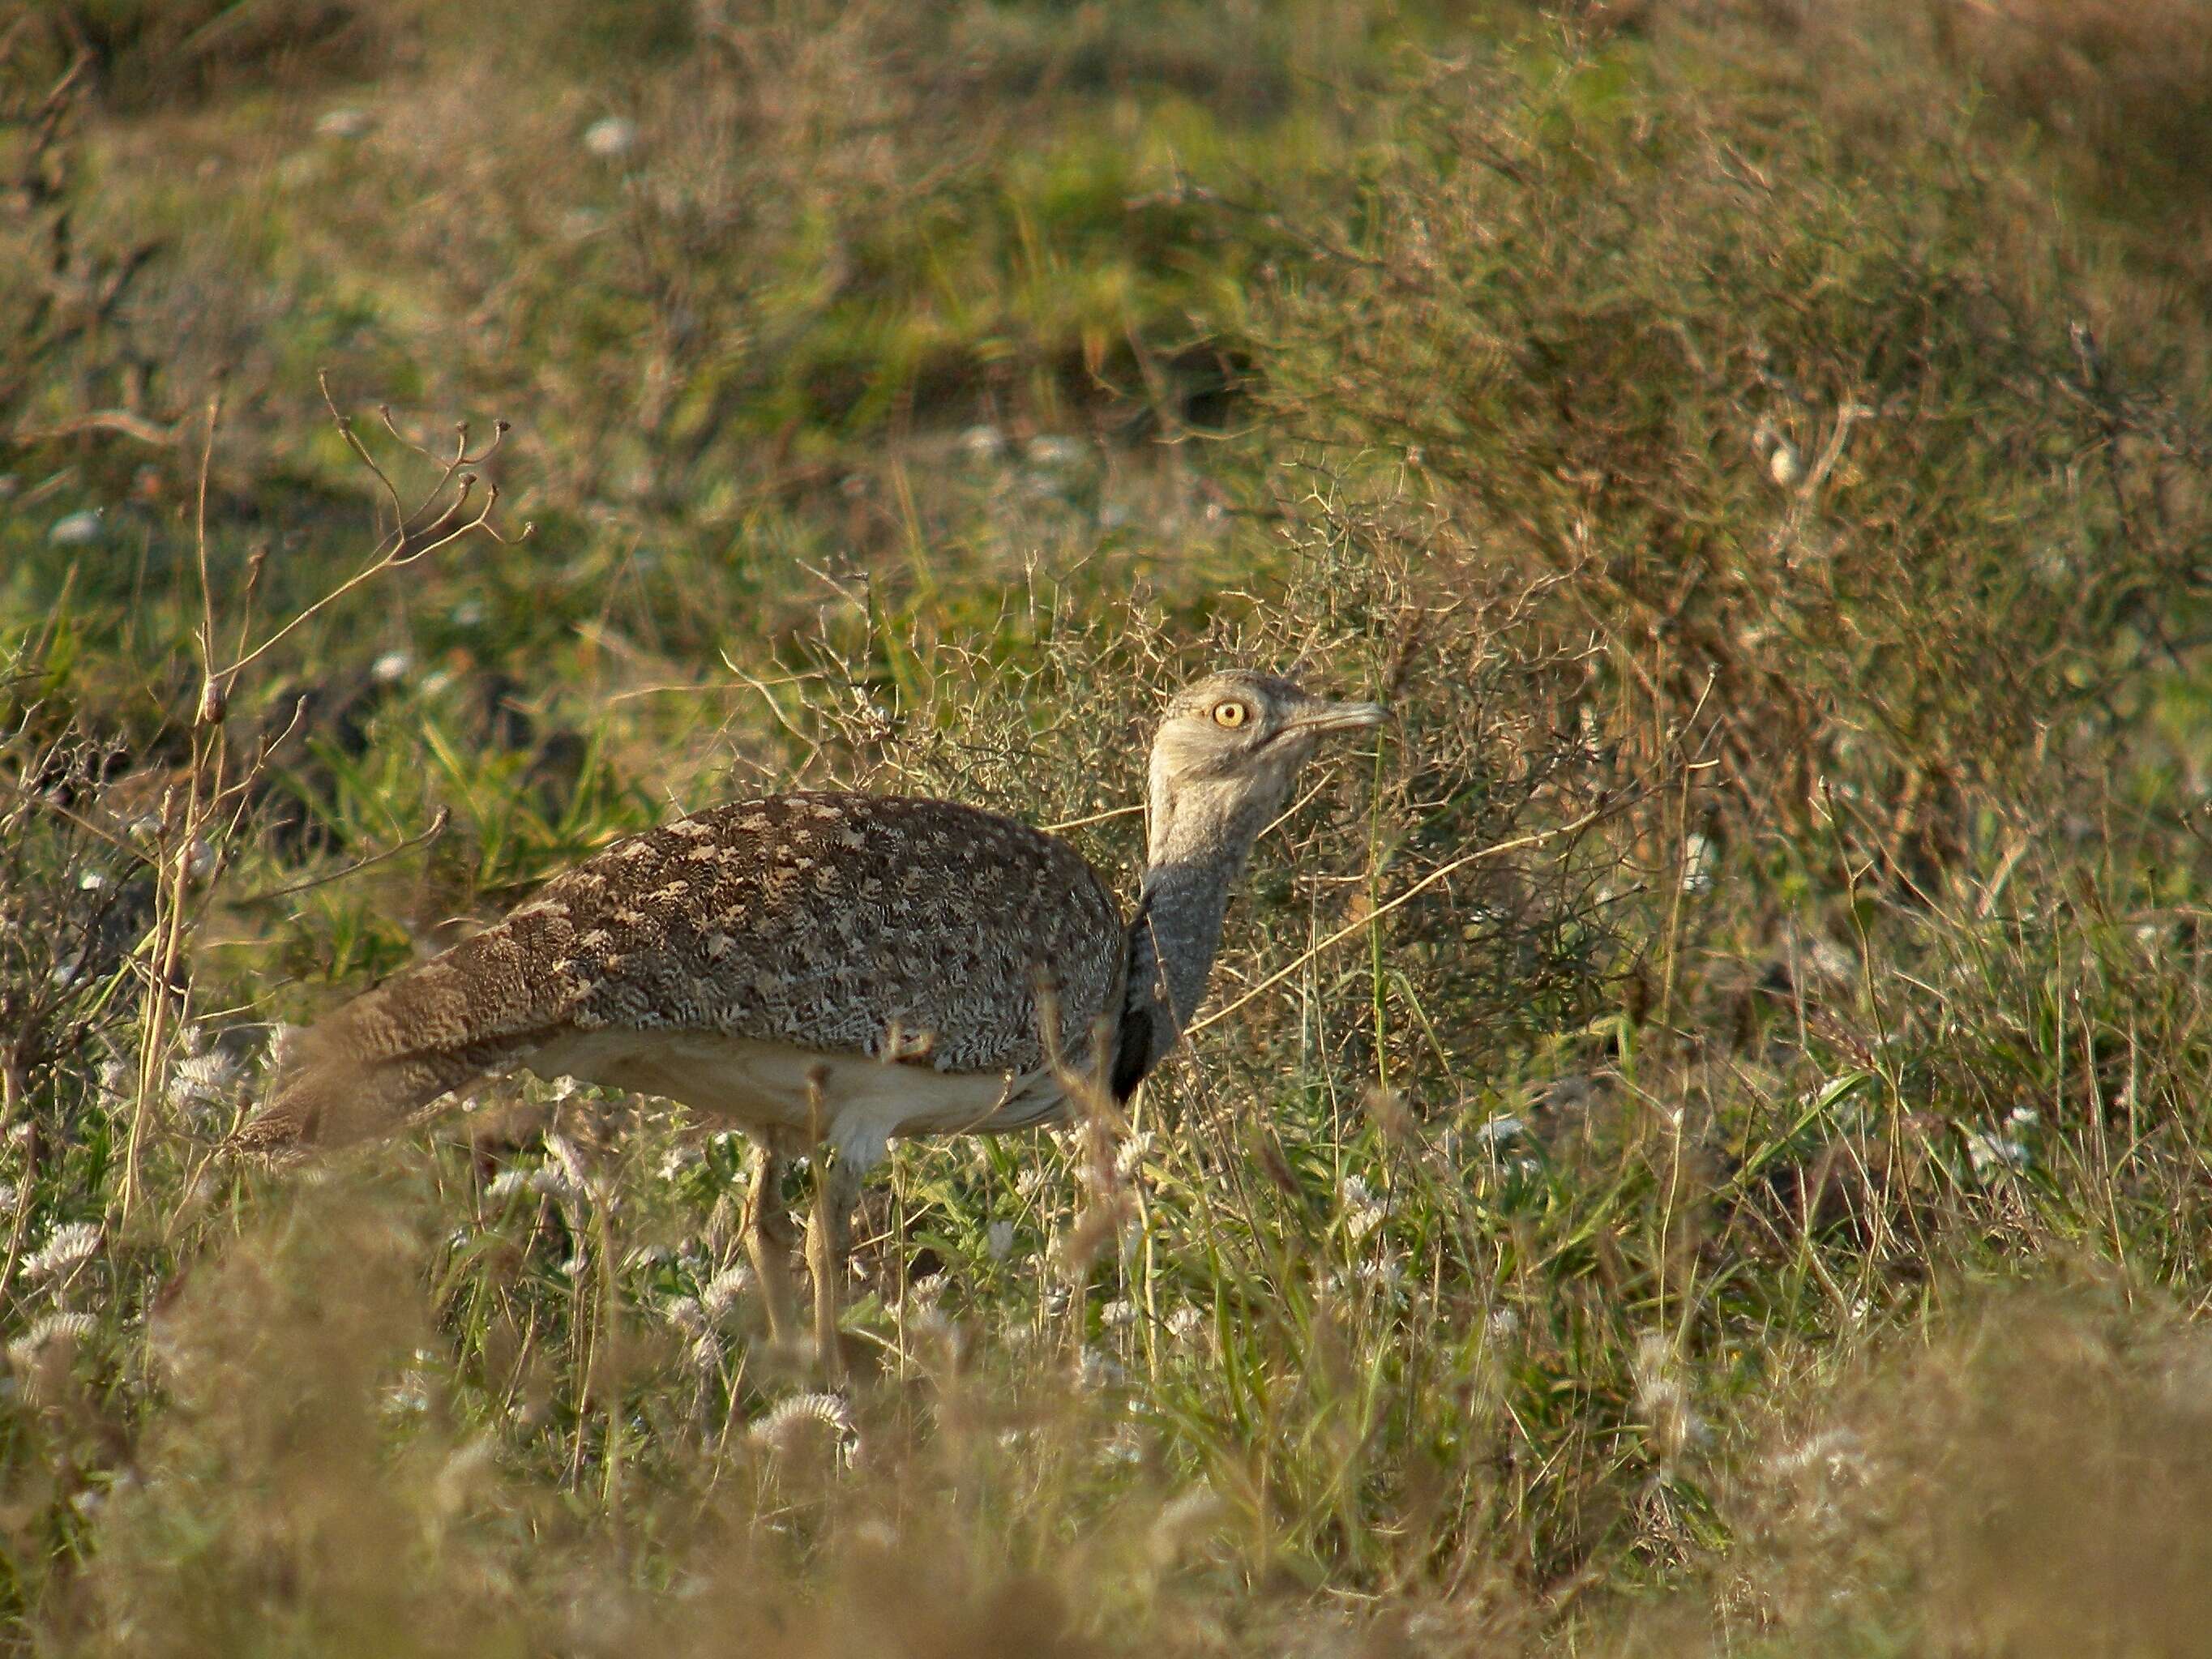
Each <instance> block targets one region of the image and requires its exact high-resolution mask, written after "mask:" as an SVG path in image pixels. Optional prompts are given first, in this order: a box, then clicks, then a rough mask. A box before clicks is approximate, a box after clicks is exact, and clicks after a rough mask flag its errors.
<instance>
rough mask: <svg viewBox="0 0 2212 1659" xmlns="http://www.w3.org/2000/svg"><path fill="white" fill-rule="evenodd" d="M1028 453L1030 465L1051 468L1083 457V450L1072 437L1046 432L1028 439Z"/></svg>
mask: <svg viewBox="0 0 2212 1659" xmlns="http://www.w3.org/2000/svg"><path fill="white" fill-rule="evenodd" d="M1028 453H1029V463H1030V465H1031V466H1035V467H1043V468H1048V469H1053V468H1059V467H1066V466H1073V465H1076V463H1078V462H1079V461H1080V460H1081V459H1083V453H1084V450H1083V446H1082V445H1081V444H1080V443H1079V442H1077V441H1075V440H1074V439H1073V438H1061V437H1055V436H1053V435H1050V434H1046V435H1042V436H1040V437H1036V438H1032V439H1030V444H1029V452H1028Z"/></svg>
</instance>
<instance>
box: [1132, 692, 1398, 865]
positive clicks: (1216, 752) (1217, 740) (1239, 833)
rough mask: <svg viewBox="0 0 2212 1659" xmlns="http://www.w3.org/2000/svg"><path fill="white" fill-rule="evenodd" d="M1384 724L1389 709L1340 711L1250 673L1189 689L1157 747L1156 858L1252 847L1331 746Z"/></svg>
mask: <svg viewBox="0 0 2212 1659" xmlns="http://www.w3.org/2000/svg"><path fill="white" fill-rule="evenodd" d="M1382 723H1383V706H1382V705H1381V704H1380V703H1372V702H1331V701H1330V700H1329V699H1328V698H1327V697H1317V696H1314V695H1312V694H1311V693H1310V692H1307V691H1304V690H1300V689H1299V688H1298V687H1297V686H1296V685H1295V684H1291V682H1290V681H1289V680H1285V679H1278V678H1275V677H1273V675H1268V674H1255V673H1250V672H1248V671H1243V670H1241V669H1235V670H1231V671H1227V672H1225V673H1218V674H1208V675H1207V676H1206V678H1204V679H1201V680H1198V681H1195V682H1194V683H1193V684H1189V685H1187V686H1185V687H1184V688H1183V689H1182V690H1180V691H1178V692H1176V695H1175V696H1174V697H1172V698H1171V699H1170V701H1169V702H1168V706H1167V712H1166V713H1165V714H1164V715H1163V716H1162V717H1161V720H1160V727H1159V732H1158V734H1157V735H1156V736H1155V737H1154V738H1153V739H1152V837H1151V839H1152V858H1153V859H1154V860H1155V861H1158V860H1160V859H1162V858H1163V857H1166V856H1171V855H1173V854H1174V853H1175V852H1176V850H1178V849H1179V848H1190V847H1194V846H1197V845H1200V844H1203V843H1217V844H1232V845H1233V844H1238V843H1241V845H1242V846H1249V845H1250V842H1251V839H1252V837H1253V836H1256V835H1257V834H1258V833H1259V832H1260V830H1261V829H1263V828H1265V827H1266V825H1267V823H1268V821H1269V820H1270V819H1272V818H1273V817H1274V816H1275V814H1276V813H1277V812H1279V811H1281V810H1282V807H1283V804H1284V802H1285V801H1287V800H1288V799H1290V794H1291V783H1292V781H1293V780H1294V779H1295V778H1296V777H1297V772H1298V769H1299V768H1300V767H1302V766H1304V764H1305V763H1307V762H1308V761H1309V760H1311V759H1312V758H1313V754H1314V750H1315V748H1316V745H1317V744H1319V743H1320V741H1321V739H1322V738H1324V737H1326V736H1328V734H1329V733H1330V732H1353V731H1361V730H1364V729H1365V728H1366V727H1368V726H1380V725H1381V724H1382ZM1240 850H1241V848H1240Z"/></svg>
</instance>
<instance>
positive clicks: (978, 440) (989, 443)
mask: <svg viewBox="0 0 2212 1659" xmlns="http://www.w3.org/2000/svg"><path fill="white" fill-rule="evenodd" d="M960 447H961V448H962V450H963V451H964V452H966V453H967V454H968V455H969V457H970V458H971V459H975V460H978V461H995V460H997V459H999V457H1000V456H1001V455H1003V454H1005V453H1006V434H1005V433H1003V432H1001V431H1000V430H999V428H996V427H995V426H988V425H984V426H971V427H969V428H968V429H967V430H966V431H965V432H963V433H962V434H961V435H960Z"/></svg>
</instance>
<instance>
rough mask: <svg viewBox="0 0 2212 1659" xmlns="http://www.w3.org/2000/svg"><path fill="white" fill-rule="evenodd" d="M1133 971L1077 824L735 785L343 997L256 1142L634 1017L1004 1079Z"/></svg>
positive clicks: (1089, 1017) (1027, 1065)
mask: <svg viewBox="0 0 2212 1659" xmlns="http://www.w3.org/2000/svg"><path fill="white" fill-rule="evenodd" d="M1125 971H1126V935H1125V933H1124V929H1123V925H1122V922H1121V916H1120V915H1119V912H1118V910H1117V908H1116V907H1115V902H1114V899H1113V897H1112V896H1111V894H1110V893H1109V892H1108V890H1107V889H1106V887H1105V884H1103V882H1102V881H1101V880H1100V879H1099V878H1098V876H1097V872H1094V871H1093V870H1092V869H1091V866H1089V865H1088V864H1086V863H1085V861H1084V860H1083V859H1082V858H1081V856H1080V855H1079V854H1077V853H1076V852H1075V850H1074V849H1073V848H1072V847H1070V846H1068V845H1067V844H1066V842H1062V841H1060V840H1058V839H1056V838H1054V837H1053V836H1048V835H1044V834H1042V833H1041V832H1040V831H1038V830H1036V829H1031V828H1030V827H1029V826H1027V825H1025V824H1022V823H1016V822H1014V821H1013V820H1012V819H1010V818H1006V817H1000V816H999V815H998V814H996V813H993V812H986V811H979V810H977V809H975V808H973V807H968V806H962V805H956V804H953V803H951V802H947V801H939V800H930V799H915V798H908V797H895V796H871V795H853V794H789V795H776V796H769V797H766V798H763V799H756V800H747V801H738V802H733V803H732V804H730V805H724V806H719V807H715V808H713V809H711V810H709V811H703V812H700V813H696V814H695V815H693V816H691V817H684V818H679V819H678V820H676V821H675V822H673V823H667V824H664V825H662V826H660V827H659V829H651V830H647V831H646V832H645V833H643V834H641V835H638V836H632V837H630V838H629V839H628V840H626V841H623V842H617V843H616V844H615V845H613V846H611V847H610V848H606V849H605V850H604V851H602V852H600V853H598V854H594V855H593V856H592V858H590V859H588V860H586V861H585V862H584V863H582V864H580V865H578V866H576V867H575V868H574V869H572V870H569V871H567V872H564V873H562V875H560V876H558V877H556V878H555V879H553V880H552V881H550V882H549V883H548V884H546V885H545V886H544V889H542V890H540V891H539V892H538V895H537V896H536V897H534V898H533V899H532V900H531V901H530V902H528V903H526V904H524V905H523V906H521V907H520V908H518V909H516V910H515V911H513V913H512V914H511V915H508V916H507V918H506V919H505V920H504V921H501V922H500V923H499V924H498V925H496V926H495V927H491V928H489V929H487V930H486V931H484V932H483V933H478V934H477V935H475V936H474V937H473V938H471V939H467V940H465V941H464V942H462V943H461V944H459V945H456V946H454V947H453V949H452V950H450V951H447V952H446V953H445V954H444V955H442V956H441V957H436V958H435V959H434V960H432V961H430V962H428V963H424V964H423V965H422V966H421V967H420V968H417V969H412V970H410V971H409V972H407V973H405V974H403V975H399V976H398V977H397V978H395V979H393V980H392V981H390V982H388V983H387V984H386V985H384V986H382V987H379V988H378V989H377V990H374V991H372V992H370V993H368V994H366V995H364V996H362V997H360V998H357V999H356V1000H355V1001H354V1002H352V1003H349V1004H348V1005H347V1006H345V1007H343V1008H342V1009H340V1010H338V1011H337V1013H335V1014H334V1015H332V1016H331V1018H329V1019H328V1020H326V1021H325V1022H324V1023H323V1024H322V1025H320V1026H318V1027H317V1028H316V1030H315V1031H314V1032H312V1033H310V1034H309V1037H308V1039H307V1047H306V1048H305V1050H304V1052H303V1053H302V1054H301V1059H300V1060H299V1061H298V1062H297V1063H296V1064H295V1066H293V1067H291V1068H290V1074H289V1077H288V1079H283V1080H280V1083H279V1086H278V1089H277V1091H276V1096H275V1097H274V1098H273V1099H272V1101H271V1102H270V1105H269V1106H268V1107H267V1108H266V1109H264V1112H263V1114H262V1115H261V1116H260V1117H259V1118H258V1119H257V1120H256V1124H255V1125H253V1126H249V1129H248V1134H247V1139H249V1140H258V1141H260V1142H263V1143H274V1142H281V1141H283V1140H286V1139H350V1138H353V1137H354V1136H356V1135H358V1134H361V1133H374V1132H375V1131H376V1130H377V1129H380V1128H382V1127H388V1123H387V1122H386V1121H382V1120H386V1119H387V1118H388V1119H390V1120H393V1121H396V1120H397V1118H398V1117H399V1116H402V1115H404V1114H405V1113H406V1112H408V1111H411V1110H412V1109H415V1108H416V1107H418V1106H420V1105H422V1104H426V1103H428V1101H430V1100H432V1099H435V1097H437V1096H438V1095H439V1094H441V1093H443V1092H445V1091H446V1090H447V1089H450V1088H453V1087H454V1086H457V1085H459V1083H461V1082H463V1081H465V1080H467V1079H470V1078H472V1077H474V1076H476V1075H477V1074H479V1073H483V1072H484V1071H487V1070H491V1069H495V1068H497V1067H499V1066H504V1065H509V1064H528V1063H530V1061H531V1058H532V1055H533V1054H538V1053H540V1052H541V1051H542V1052H547V1053H553V1054H558V1053H560V1052H562V1051H564V1050H570V1049H574V1050H577V1051H579V1052H582V1051H583V1050H585V1049H592V1048H594V1045H596V1048H598V1049H599V1050H605V1049H607V1048H609V1046H610V1044H611V1045H612V1046H613V1047H616V1048H619V1047H621V1046H623V1039H626V1038H628V1037H629V1036H640V1037H644V1038H647V1039H648V1042H647V1049H649V1048H650V1040H651V1039H652V1038H653V1037H654V1036H655V1035H656V1034H665V1036H666V1037H667V1038H668V1039H669V1040H670V1041H671V1042H672V1043H674V1044H676V1045H677V1046H678V1047H679V1048H680V1047H682V1046H683V1045H684V1043H685V1042H687V1041H689V1040H690V1039H696V1038H699V1037H708V1038H721V1039H733V1040H736V1041H738V1042H743V1043H746V1044H768V1045H776V1046H779V1047H789V1048H794V1049H800V1050H809V1051H814V1052H817V1053H821V1054H829V1055H836V1056H845V1057H864V1058H866V1059H869V1060H902V1061H905V1062H907V1063H908V1064H910V1065H913V1066H917V1067H927V1068H928V1069H930V1070H932V1071H934V1072H936V1073H949V1074H956V1075H969V1074H981V1075H984V1076H991V1075H1001V1076H1002V1075H1006V1074H1023V1073H1034V1072H1036V1071H1037V1070H1038V1069H1040V1068H1041V1067H1042V1066H1047V1065H1048V1064H1049V1063H1050V1060H1052V1058H1053V1056H1052V1055H1051V1054H1048V1044H1047V1041H1046V1033H1045V1030H1044V1020H1045V1011H1046V1010H1047V1009H1048V1008H1049V1009H1050V1010H1052V1011H1053V1012H1054V1013H1055V1014H1056V1016H1057V1022H1058V1030H1057V1035H1056V1038H1055V1041H1056V1042H1057V1045H1058V1049H1059V1058H1060V1059H1061V1060H1064V1061H1066V1062H1068V1063H1073V1064H1081V1063H1085V1062H1086V1061H1087V1057H1088V1055H1089V1053H1090V1048H1091V1036H1092V1033H1093V1031H1094V1030H1096V1029H1097V1025H1098V1023H1099V1022H1100V1020H1101V1018H1102V1017H1103V1016H1105V1015H1106V1014H1108V1012H1109V1009H1111V1008H1112V1007H1113V1006H1114V1005H1115V1004H1116V1003H1117V1002H1118V999H1119V994H1120V989H1119V987H1120V986H1121V977H1122V975H1123V973H1124V972H1125ZM645 1051H647V1050H646V1049H641V1052H645ZM579 1069H580V1072H581V1073H582V1074H586V1075H588V1074H590V1073H589V1071H588V1069H585V1068H579ZM364 1091H366V1093H364ZM395 1102H396V1103H397V1104H396V1105H395V1104H394V1103H395ZM257 1127H258V1129H259V1131H260V1132H259V1133H258V1134H257V1133H255V1132H254V1131H255V1129H256V1128H257Z"/></svg>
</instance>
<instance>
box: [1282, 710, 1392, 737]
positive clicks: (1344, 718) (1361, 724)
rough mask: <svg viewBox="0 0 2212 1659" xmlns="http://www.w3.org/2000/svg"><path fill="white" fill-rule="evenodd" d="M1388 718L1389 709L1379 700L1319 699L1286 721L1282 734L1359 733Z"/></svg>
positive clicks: (1303, 735)
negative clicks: (1328, 700) (1341, 700)
mask: <svg viewBox="0 0 2212 1659" xmlns="http://www.w3.org/2000/svg"><path fill="white" fill-rule="evenodd" d="M1389 718H1390V711H1389V709H1387V708H1383V705H1382V704H1381V703H1379V702H1318V701H1316V702H1314V703H1313V704H1312V705H1311V706H1310V707H1309V708H1304V709H1302V710H1301V711H1300V712H1299V713H1297V714H1294V715H1293V716H1291V719H1289V720H1286V721H1285V722H1284V725H1283V733H1282V734H1283V735H1284V736H1285V737H1287V736H1288V735H1290V734H1291V732H1297V733H1298V734H1299V735H1300V736H1302V737H1318V736H1319V735H1321V734H1322V732H1359V731H1364V730H1365V729H1366V728H1367V727H1369V726H1380V725H1382V724H1383V721H1384V720H1388V719H1389Z"/></svg>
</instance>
